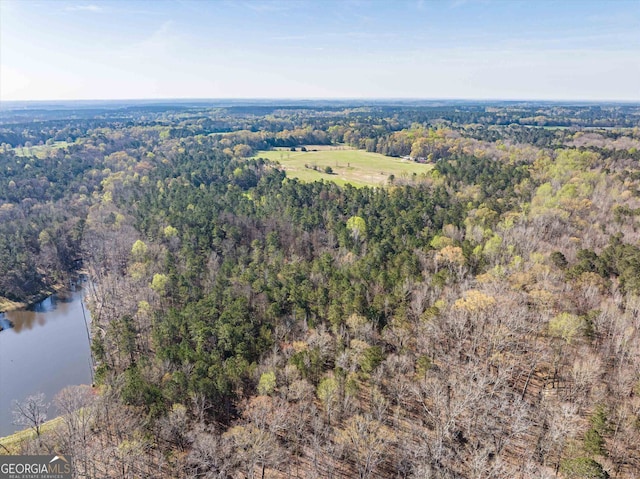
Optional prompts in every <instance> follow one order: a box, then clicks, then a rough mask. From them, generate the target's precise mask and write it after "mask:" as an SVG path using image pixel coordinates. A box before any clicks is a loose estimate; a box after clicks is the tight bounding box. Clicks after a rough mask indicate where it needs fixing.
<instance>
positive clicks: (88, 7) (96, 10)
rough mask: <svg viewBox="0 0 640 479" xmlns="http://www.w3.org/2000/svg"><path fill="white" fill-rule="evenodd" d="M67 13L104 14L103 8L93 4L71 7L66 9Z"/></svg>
mask: <svg viewBox="0 0 640 479" xmlns="http://www.w3.org/2000/svg"><path fill="white" fill-rule="evenodd" d="M66 10H67V11H68V12H92V13H102V12H104V8H102V7H101V6H100V5H95V4H93V3H91V4H88V5H71V6H69V7H67V8H66Z"/></svg>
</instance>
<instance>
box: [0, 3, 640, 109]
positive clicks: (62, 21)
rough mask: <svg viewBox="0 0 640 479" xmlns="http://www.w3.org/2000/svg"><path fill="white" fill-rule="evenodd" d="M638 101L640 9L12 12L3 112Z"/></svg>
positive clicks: (251, 7)
mask: <svg viewBox="0 0 640 479" xmlns="http://www.w3.org/2000/svg"><path fill="white" fill-rule="evenodd" d="M130 98H469V99H554V100H556V99H560V100H561V99H567V100H634V101H639V100H640V0H633V1H626V0H608V1H587V0H582V1H578V0H575V1H574V0H564V1H544V0H530V1H516V0H442V1H429V0H414V1H400V0H397V1H364V0H343V1H331V0H316V1H311V0H271V1H252V0H236V1H231V0H218V1H206V0H175V1H162V0H160V1H158V0H154V1H125V0H109V1H97V0H87V1H66V0H45V1H43V0H40V1H37V0H0V99H1V100H44V99H130Z"/></svg>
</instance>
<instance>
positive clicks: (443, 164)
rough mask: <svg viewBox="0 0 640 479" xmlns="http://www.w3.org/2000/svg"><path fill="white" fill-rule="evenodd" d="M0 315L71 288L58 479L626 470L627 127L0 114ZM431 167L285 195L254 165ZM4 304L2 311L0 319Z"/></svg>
mask: <svg viewBox="0 0 640 479" xmlns="http://www.w3.org/2000/svg"><path fill="white" fill-rule="evenodd" d="M3 108H4V109H3V110H2V111H1V112H0V113H1V115H0V144H1V146H0V306H1V307H5V308H7V307H10V306H11V305H15V304H19V303H25V302H29V301H30V300H31V299H32V298H33V297H35V296H37V295H39V294H43V293H46V292H47V291H51V290H52V288H54V287H56V286H58V285H60V284H64V283H65V282H66V281H67V280H68V279H69V278H70V277H72V276H73V275H75V274H77V273H78V271H84V272H86V274H88V276H89V278H90V281H89V288H88V289H89V291H88V293H87V302H88V304H89V305H90V309H91V313H92V318H93V323H92V352H93V356H94V360H95V377H96V384H95V385H94V386H93V387H89V386H74V387H70V388H67V389H66V390H63V391H62V392H61V393H60V395H58V397H56V399H55V401H56V404H57V405H58V409H59V410H60V411H63V412H65V414H64V416H63V420H62V421H61V422H60V423H59V425H58V426H57V427H56V428H55V429H54V430H53V431H49V432H47V433H46V434H42V435H40V434H39V435H38V437H37V438H36V439H34V440H33V441H28V442H25V443H23V444H22V446H21V448H22V450H21V452H23V453H37V452H43V451H53V450H55V451H59V452H62V453H69V454H71V455H72V457H73V462H74V467H75V471H76V475H77V477H92V478H100V477H104V478H107V477H120V478H122V479H125V478H134V477H176V478H186V477H201V478H258V477H263V478H264V477H273V478H280V477H282V478H284V477H291V478H314V477H317V478H351V477H359V478H361V479H365V478H382V477H398V478H451V479H458V478H460V479H463V478H464V479H467V478H468V479H480V478H523V479H524V478H540V479H543V478H552V477H562V478H567V479H574V478H576V479H577V478H585V479H586V478H607V477H611V478H633V477H638V475H639V474H640V231H639V230H638V229H639V227H640V219H639V217H640V166H639V165H638V162H639V161H640V152H639V150H640V128H639V127H640V107H639V106H638V105H632V104H611V105H596V104H576V105H564V104H556V103H522V102H520V103H518V102H500V103H491V104H490V103H465V102H438V103H435V102H434V103H429V102H422V103H416V104H412V103H409V102H396V103H384V102H372V103H364V102H351V103H349V102H299V103H295V102H289V103H282V104H274V103H269V102H259V103H254V104H252V103H250V102H244V103H243V102H228V103H222V102H219V103H217V104H216V103H207V102H200V103H197V102H192V103H187V102H185V103H182V104H151V103H139V104H130V105H127V104H116V103H114V104H82V103H80V104H69V105H64V106H61V105H43V106H38V107H36V106H30V105H29V104H26V105H15V106H14V107H13V108H7V107H3ZM321 145H342V146H344V147H345V148H354V149H360V150H366V151H369V152H375V153H379V154H382V155H386V156H389V157H403V158H404V159H405V161H414V162H420V163H424V164H426V165H429V166H430V168H429V169H428V170H425V173H423V174H420V175H417V174H414V175H413V176H409V175H402V176H401V175H398V176H396V177H395V178H389V179H387V180H386V183H385V184H384V185H383V186H371V187H366V186H365V187H354V186H351V185H349V184H347V185H346V186H338V185H337V184H335V183H334V182H332V181H331V177H330V176H328V177H327V178H328V179H327V180H326V181H318V182H313V183H310V182H303V181H301V180H299V179H297V178H295V177H294V176H292V175H289V174H288V172H286V171H285V170H283V169H282V168H281V166H280V165H279V164H278V163H276V162H273V161H270V160H267V159H265V158H263V157H262V156H261V154H260V152H261V151H265V150H272V149H283V151H286V150H290V149H291V148H293V149H300V148H301V147H303V146H305V147H309V148H310V147H312V146H321ZM0 309H1V308H0Z"/></svg>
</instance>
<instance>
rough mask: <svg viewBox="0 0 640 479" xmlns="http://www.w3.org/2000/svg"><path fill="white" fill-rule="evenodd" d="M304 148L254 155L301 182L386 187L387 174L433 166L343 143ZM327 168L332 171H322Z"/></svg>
mask: <svg viewBox="0 0 640 479" xmlns="http://www.w3.org/2000/svg"><path fill="white" fill-rule="evenodd" d="M306 149H307V151H300V149H299V148H298V149H296V151H290V149H289V148H279V149H275V150H265V151H259V152H258V153H257V154H256V155H255V158H266V159H269V160H271V161H276V162H278V163H280V164H281V165H282V168H283V169H284V170H285V171H286V173H287V176H288V177H289V178H298V179H299V180H302V181H309V182H311V181H319V180H321V179H322V180H325V181H333V182H334V183H337V184H339V185H344V184H346V183H349V184H351V185H353V186H357V187H360V186H386V185H387V184H388V182H389V176H390V175H394V176H395V177H396V178H398V179H400V178H405V177H406V178H410V177H411V176H412V175H413V174H414V173H415V174H416V175H420V174H423V173H427V172H429V171H430V170H431V169H432V168H433V166H432V165H427V164H422V163H416V162H414V161H410V160H403V159H401V158H394V157H391V156H385V155H381V154H379V153H370V152H367V151H364V150H355V149H351V148H348V147H344V146H326V145H307V146H306ZM327 167H330V168H331V170H332V172H331V173H326V172H325V168H327Z"/></svg>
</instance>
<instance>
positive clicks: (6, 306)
mask: <svg viewBox="0 0 640 479" xmlns="http://www.w3.org/2000/svg"><path fill="white" fill-rule="evenodd" d="M86 274H87V272H86V270H84V269H78V270H76V271H74V272H73V273H71V276H70V278H72V279H73V280H74V281H75V282H76V283H78V280H79V278H81V277H82V276H83V275H86ZM67 282H68V281H66V282H65V283H67ZM65 283H56V284H53V285H51V286H49V287H48V288H47V289H44V290H42V291H40V292H38V293H35V294H33V295H31V296H29V297H27V298H25V299H24V301H12V300H10V299H8V298H5V297H4V296H0V314H3V313H8V312H11V311H16V310H19V309H27V308H29V307H31V306H33V305H34V304H36V303H39V302H40V301H44V300H45V299H47V298H48V297H49V296H52V295H54V294H58V293H61V292H64V291H71V288H70V287H69V286H68V285H66V284H65Z"/></svg>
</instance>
